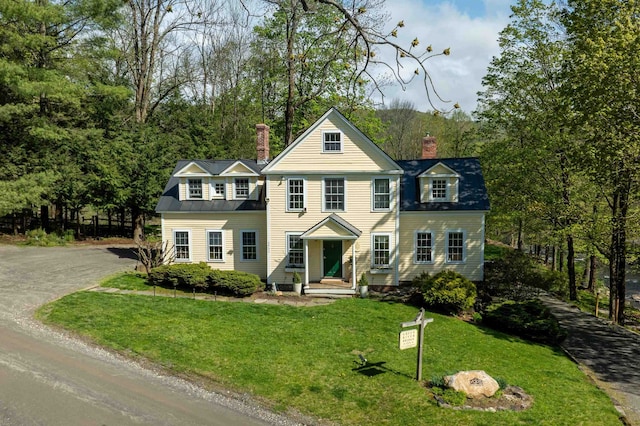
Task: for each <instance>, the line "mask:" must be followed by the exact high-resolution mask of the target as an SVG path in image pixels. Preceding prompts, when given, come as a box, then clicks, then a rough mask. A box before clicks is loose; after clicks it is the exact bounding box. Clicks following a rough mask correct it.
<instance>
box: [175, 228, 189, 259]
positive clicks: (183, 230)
mask: <svg viewBox="0 0 640 426" xmlns="http://www.w3.org/2000/svg"><path fill="white" fill-rule="evenodd" d="M178 232H186V233H187V238H188V239H189V244H188V246H189V258H188V259H178V257H177V252H176V246H177V244H176V233H178ZM171 235H172V238H173V253H174V259H173V261H174V262H176V263H189V262H192V261H193V238H192V237H191V229H173V230H172V233H171Z"/></svg>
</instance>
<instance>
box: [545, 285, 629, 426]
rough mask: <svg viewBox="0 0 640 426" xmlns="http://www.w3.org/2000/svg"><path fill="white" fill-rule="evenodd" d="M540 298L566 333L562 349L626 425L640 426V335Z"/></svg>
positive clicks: (563, 304) (557, 302) (551, 298)
mask: <svg viewBox="0 0 640 426" xmlns="http://www.w3.org/2000/svg"><path fill="white" fill-rule="evenodd" d="M540 299H541V300H542V302H544V304H545V305H547V306H548V307H549V309H551V312H552V313H553V314H554V315H555V316H556V318H558V321H559V322H560V325H561V326H562V328H564V329H565V330H567V332H568V334H569V335H568V337H567V339H566V340H565V341H564V342H563V343H562V345H561V346H562V348H563V349H564V350H565V351H567V352H568V353H569V354H570V355H571V356H572V357H573V358H574V359H575V360H576V361H577V362H578V363H579V364H580V365H582V366H583V367H586V368H585V371H586V372H587V374H589V375H590V376H591V377H592V378H593V379H594V380H595V381H596V383H598V385H599V386H600V387H601V388H602V389H603V390H604V391H605V392H607V394H609V396H610V397H611V399H612V400H613V402H614V404H615V405H616V408H618V410H619V411H621V412H622V413H623V414H624V415H625V416H626V419H627V421H628V423H630V424H632V425H636V426H640V369H638V361H639V360H640V336H638V335H637V334H635V333H632V332H631V331H629V330H627V329H625V328H622V327H619V326H615V325H611V324H610V323H608V322H607V321H605V320H603V319H599V318H596V317H595V316H594V315H590V314H587V313H584V312H580V311H579V310H578V309H577V308H575V307H573V306H570V305H568V304H566V303H564V302H561V301H559V300H557V299H555V298H553V297H549V296H541V297H540Z"/></svg>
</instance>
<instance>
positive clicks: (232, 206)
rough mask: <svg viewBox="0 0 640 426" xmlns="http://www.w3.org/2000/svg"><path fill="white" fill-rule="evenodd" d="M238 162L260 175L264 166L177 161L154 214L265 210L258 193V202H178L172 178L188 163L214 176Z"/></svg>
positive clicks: (262, 199) (256, 164) (208, 161)
mask: <svg viewBox="0 0 640 426" xmlns="http://www.w3.org/2000/svg"><path fill="white" fill-rule="evenodd" d="M236 161H240V162H241V163H242V164H244V165H245V166H247V167H248V168H250V169H251V170H253V171H255V172H256V173H258V174H260V171H261V170H262V168H263V167H264V166H266V164H264V165H263V164H258V163H257V162H256V161H255V160H179V161H178V164H177V165H176V167H175V168H174V169H173V172H171V178H169V182H168V183H167V186H165V188H164V191H162V195H161V196H160V200H159V201H158V205H157V206H156V212H158V213H160V212H201V211H206V212H213V211H248V210H266V209H267V205H266V203H265V202H264V194H263V193H260V196H259V197H258V200H186V201H180V200H178V183H179V181H180V179H179V178H176V177H174V175H175V174H176V173H178V172H179V171H180V170H181V169H182V168H184V167H185V166H187V165H188V164H190V163H195V164H197V165H198V166H200V167H202V168H203V169H204V170H206V171H207V172H209V173H211V174H212V175H214V176H217V175H219V174H220V173H221V172H222V171H224V170H225V169H226V168H227V167H229V166H231V165H232V164H234V163H235V162H236Z"/></svg>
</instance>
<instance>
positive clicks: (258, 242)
mask: <svg viewBox="0 0 640 426" xmlns="http://www.w3.org/2000/svg"><path fill="white" fill-rule="evenodd" d="M245 232H255V234H256V258H255V259H245V258H244V243H243V238H242V236H243V235H244V233H245ZM238 245H239V246H240V262H257V261H258V260H260V234H259V233H258V230H257V229H241V230H240V244H238Z"/></svg>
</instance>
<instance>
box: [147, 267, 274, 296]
mask: <svg viewBox="0 0 640 426" xmlns="http://www.w3.org/2000/svg"><path fill="white" fill-rule="evenodd" d="M149 283H150V284H151V285H157V286H160V287H168V288H171V287H173V286H176V287H180V288H188V289H196V290H198V291H208V292H214V291H215V292H218V293H220V294H226V295H230V296H236V297H246V296H250V295H251V294H253V293H255V292H256V291H257V290H259V289H260V288H261V287H262V281H260V277H258V276H257V275H255V274H249V273H247V272H240V271H221V270H219V269H211V268H210V267H209V265H207V264H206V263H204V262H200V263H183V264H180V263H179V264H173V265H162V266H159V267H157V268H153V269H152V270H151V271H150V272H149Z"/></svg>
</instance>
